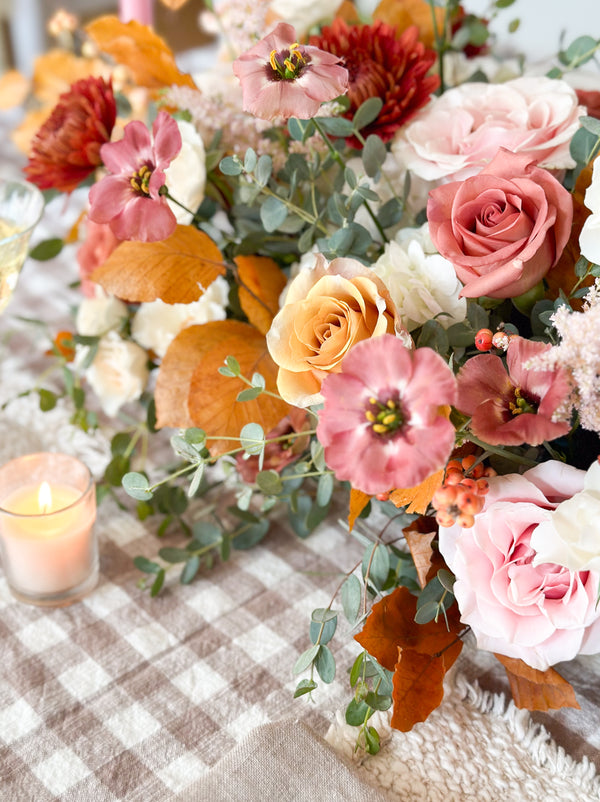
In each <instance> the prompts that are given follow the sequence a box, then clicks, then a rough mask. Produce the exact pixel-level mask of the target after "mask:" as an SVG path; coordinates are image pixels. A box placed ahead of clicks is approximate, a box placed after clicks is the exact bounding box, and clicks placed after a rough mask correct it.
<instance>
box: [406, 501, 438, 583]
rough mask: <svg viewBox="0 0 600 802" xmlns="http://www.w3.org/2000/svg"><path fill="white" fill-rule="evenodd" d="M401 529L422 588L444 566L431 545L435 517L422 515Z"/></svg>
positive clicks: (433, 536) (435, 528)
mask: <svg viewBox="0 0 600 802" xmlns="http://www.w3.org/2000/svg"><path fill="white" fill-rule="evenodd" d="M402 531H403V533H404V538H405V540H406V544H407V546H408V548H409V550H410V556H411V557H412V559H413V562H414V564H415V568H416V569H417V578H418V580H419V585H420V586H421V587H422V588H424V587H425V585H426V584H427V583H428V582H429V581H430V580H431V579H433V577H434V576H435V574H437V572H438V570H439V569H440V568H444V567H445V563H444V561H443V559H442V558H441V555H440V553H439V551H434V550H433V548H432V546H431V543H432V541H433V539H434V538H435V536H436V535H437V526H436V523H435V519H433V518H429V517H425V516H422V517H421V518H417V519H416V521H413V522H412V523H411V525H410V526H407V527H406V529H403V530H402Z"/></svg>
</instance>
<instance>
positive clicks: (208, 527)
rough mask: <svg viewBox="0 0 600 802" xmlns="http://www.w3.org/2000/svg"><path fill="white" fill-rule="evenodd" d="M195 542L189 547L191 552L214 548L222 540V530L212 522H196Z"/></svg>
mask: <svg viewBox="0 0 600 802" xmlns="http://www.w3.org/2000/svg"><path fill="white" fill-rule="evenodd" d="M192 537H193V538H194V540H193V541H192V542H191V543H190V544H189V545H188V549H189V550H194V549H196V548H203V547H205V546H214V545H216V544H217V543H219V542H220V540H221V530H220V529H219V527H218V526H217V525H216V524H213V523H212V522H211V521H196V522H195V523H194V525H193V526H192Z"/></svg>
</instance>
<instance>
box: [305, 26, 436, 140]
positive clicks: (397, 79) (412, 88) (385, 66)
mask: <svg viewBox="0 0 600 802" xmlns="http://www.w3.org/2000/svg"><path fill="white" fill-rule="evenodd" d="M418 36H419V31H418V28H417V27H416V26H411V27H409V28H407V29H406V30H405V31H403V32H402V34H401V36H400V37H398V38H397V37H396V33H395V29H394V28H392V27H391V26H390V25H387V24H386V23H384V22H381V21H379V20H377V21H375V22H374V23H373V25H348V24H347V23H346V22H344V20H342V19H341V18H339V17H337V18H336V19H335V20H334V21H333V23H332V24H331V26H330V27H325V28H323V30H322V31H321V33H320V35H318V36H312V37H311V38H310V43H311V45H316V46H317V47H320V48H322V49H323V50H327V51H329V52H330V53H334V54H335V55H336V56H339V57H340V58H341V59H342V63H343V64H344V66H345V67H347V69H348V73H349V85H348V99H349V100H350V108H349V109H348V111H347V112H346V115H345V116H346V117H348V119H352V117H353V116H354V114H355V112H356V110H357V109H358V107H359V106H360V105H361V104H362V103H364V101H365V100H367V99H368V98H370V97H379V98H381V100H382V101H383V108H382V109H381V111H380V113H379V116H378V117H377V119H376V120H374V121H373V122H372V123H371V124H370V125H368V126H366V127H365V128H363V130H362V132H361V133H362V135H363V137H365V138H366V137H367V136H368V135H369V134H377V136H379V137H380V138H381V139H382V140H383V141H384V142H387V141H389V140H390V139H391V138H392V137H393V135H394V133H395V131H397V130H398V128H399V127H400V126H401V125H404V123H405V122H407V121H408V120H410V119H411V117H413V115H414V114H415V113H416V112H417V111H418V110H419V109H420V108H421V107H422V106H424V105H425V104H426V103H427V101H428V100H429V97H430V95H431V93H432V92H434V91H435V90H436V89H437V88H438V86H439V78H438V76H437V75H430V76H427V72H428V70H429V68H430V67H431V65H432V64H433V63H434V61H435V53H434V52H433V51H432V50H428V49H427V48H426V47H425V45H424V44H423V43H422V42H420V41H419V40H418ZM348 144H350V145H353V146H354V147H361V145H360V143H359V142H358V140H356V139H352V140H349V142H348Z"/></svg>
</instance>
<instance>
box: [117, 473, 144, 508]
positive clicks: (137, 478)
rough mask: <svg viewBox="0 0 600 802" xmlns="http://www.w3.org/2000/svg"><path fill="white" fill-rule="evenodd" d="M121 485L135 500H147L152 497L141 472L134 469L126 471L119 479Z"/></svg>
mask: <svg viewBox="0 0 600 802" xmlns="http://www.w3.org/2000/svg"><path fill="white" fill-rule="evenodd" d="M121 485H122V487H123V489H124V490H125V492H126V493H127V495H128V496H131V498H134V499H136V501H148V500H149V499H151V498H152V491H151V490H150V483H149V481H148V479H147V478H146V477H145V476H144V475H143V474H142V473H137V472H135V471H131V472H130V473H126V474H125V476H123V478H122V480H121Z"/></svg>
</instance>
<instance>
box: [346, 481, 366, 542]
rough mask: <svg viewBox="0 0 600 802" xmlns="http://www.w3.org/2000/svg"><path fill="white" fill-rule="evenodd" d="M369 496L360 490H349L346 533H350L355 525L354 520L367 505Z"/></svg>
mask: <svg viewBox="0 0 600 802" xmlns="http://www.w3.org/2000/svg"><path fill="white" fill-rule="evenodd" d="M370 499H371V496H370V495H369V494H368V493H363V492H362V490H356V489H355V488H354V487H353V488H352V489H351V490H350V509H349V511H348V531H349V532H351V531H352V529H353V528H354V524H355V523H356V519H357V518H358V516H359V515H360V514H361V512H362V511H363V510H364V508H365V507H366V506H367V504H368V503H369V500H370Z"/></svg>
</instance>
